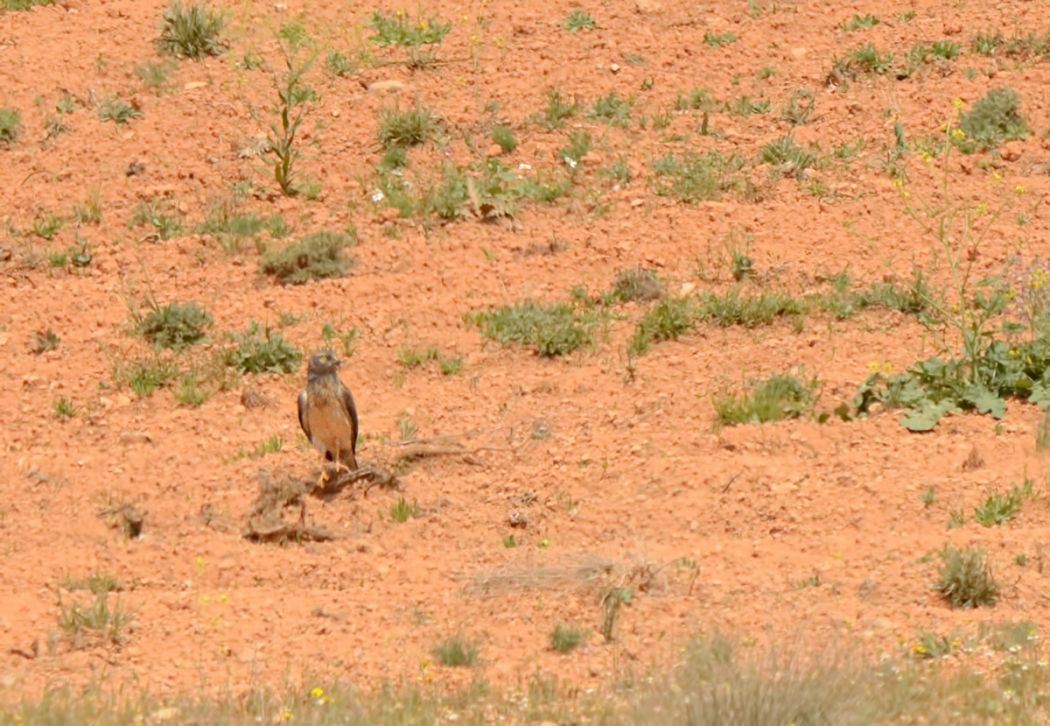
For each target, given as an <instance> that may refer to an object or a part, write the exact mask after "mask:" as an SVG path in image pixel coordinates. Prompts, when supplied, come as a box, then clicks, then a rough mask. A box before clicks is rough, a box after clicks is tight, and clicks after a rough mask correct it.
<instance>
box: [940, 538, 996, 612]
mask: <svg viewBox="0 0 1050 726" xmlns="http://www.w3.org/2000/svg"><path fill="white" fill-rule="evenodd" d="M940 554H941V560H942V564H941V572H940V578H939V579H938V581H937V590H938V591H939V592H940V593H941V594H942V595H943V596H944V597H945V598H946V599H947V600H948V602H949V603H950V604H951V606H952V607H953V608H977V607H982V606H985V605H994V604H995V602H996V600H998V599H999V583H997V582H996V581H995V578H994V577H993V576H992V572H991V568H989V566H988V562H987V560H986V559H985V553H984V550H980V549H975V548H971V547H966V548H963V549H958V548H956V547H950V546H949V547H945V548H944V549H943V550H941V553H940Z"/></svg>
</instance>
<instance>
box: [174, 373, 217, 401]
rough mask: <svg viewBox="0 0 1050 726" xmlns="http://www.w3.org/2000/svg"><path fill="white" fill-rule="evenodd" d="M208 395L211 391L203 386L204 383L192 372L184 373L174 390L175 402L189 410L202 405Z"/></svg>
mask: <svg viewBox="0 0 1050 726" xmlns="http://www.w3.org/2000/svg"><path fill="white" fill-rule="evenodd" d="M210 395H211V391H210V390H209V389H208V388H207V387H206V386H205V385H204V381H202V380H201V378H200V376H199V375H198V374H197V373H195V372H193V371H190V372H188V373H184V374H183V375H182V377H181V378H180V379H179V384H178V386H176V388H175V400H176V401H178V402H179V403H181V404H182V405H183V406H189V407H190V408H197V407H198V406H200V405H202V404H203V403H204V402H205V401H207V400H208V398H209V396H210Z"/></svg>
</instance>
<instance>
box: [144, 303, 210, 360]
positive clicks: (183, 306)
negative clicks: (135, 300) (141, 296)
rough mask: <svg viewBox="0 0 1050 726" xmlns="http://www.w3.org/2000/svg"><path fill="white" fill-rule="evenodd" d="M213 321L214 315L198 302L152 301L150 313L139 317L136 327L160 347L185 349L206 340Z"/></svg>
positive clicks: (147, 338)
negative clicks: (159, 302)
mask: <svg viewBox="0 0 1050 726" xmlns="http://www.w3.org/2000/svg"><path fill="white" fill-rule="evenodd" d="M211 324H212V317H211V315H210V314H209V313H208V311H207V310H205V309H204V308H202V307H201V306H200V305H198V304H197V303H195V302H188V303H167V304H165V305H157V304H156V303H155V302H152V301H151V303H150V311H149V313H147V314H146V315H144V316H139V317H138V319H137V320H136V321H135V329H136V331H137V332H138V334H139V335H141V336H142V337H143V338H145V339H146V340H148V341H149V342H150V343H153V344H154V345H156V346H157V347H159V348H170V349H172V350H182V349H184V348H188V347H189V346H191V345H194V344H195V343H199V342H200V341H202V340H204V337H205V335H206V331H207V329H208V328H209V327H211Z"/></svg>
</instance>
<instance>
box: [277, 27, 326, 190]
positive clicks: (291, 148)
mask: <svg viewBox="0 0 1050 726" xmlns="http://www.w3.org/2000/svg"><path fill="white" fill-rule="evenodd" d="M285 35H286V36H289V34H288V33H286V34H285ZM289 37H291V38H292V41H288V42H287V43H282V44H281V51H282V53H283V54H284V73H283V74H282V75H281V76H280V78H279V79H275V81H274V82H275V85H276V87H277V106H276V107H275V108H274V113H275V114H277V121H275V122H274V123H271V124H270V135H269V137H268V138H267V142H268V144H267V151H268V153H269V154H270V156H272V157H273V179H274V181H275V182H277V186H278V187H280V189H281V192H282V193H283V194H285V195H286V196H293V195H295V194H298V191H299V190H298V188H297V185H296V182H295V164H296V161H298V159H299V156H300V151H299V147H298V143H297V137H298V134H299V129H300V128H301V126H302V124H303V117H304V115H305V113H306V108H305V107H306V104H307V103H308V102H309V101H311V100H313V99H314V98H315V94H314V93H313V90H312V89H311V88H310V87H309V86H308V85H306V83H305V82H304V80H303V78H304V76H305V75H306V73H307V72H308V71H309V70H310V68H311V67H312V66H313V64H314V61H315V60H316V56H315V55H313V54H309V55H307V56H306V57H302V53H301V51H302V46H301V45H300V43H299V42H298V39H299V35H298V34H291V35H290V36H289Z"/></svg>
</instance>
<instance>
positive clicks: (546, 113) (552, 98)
mask: <svg viewBox="0 0 1050 726" xmlns="http://www.w3.org/2000/svg"><path fill="white" fill-rule="evenodd" d="M546 99H547V105H546V107H545V108H544V109H543V112H542V113H541V114H540V115H539V117H538V120H539V123H540V124H541V125H542V126H544V127H545V128H546V129H547V130H549V131H553V130H554V129H558V128H561V127H562V125H563V124H564V123H565V121H566V119H570V118H572V117H573V116H575V115H576V114H577V112H579V110H580V103H579V101H577V100H575V99H573V101H572V102H571V103H570V102H569V101H566V100H565V99H564V98H562V96H561V92H560V91H559V90H558V89H556V88H549V89H547V93H546Z"/></svg>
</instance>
